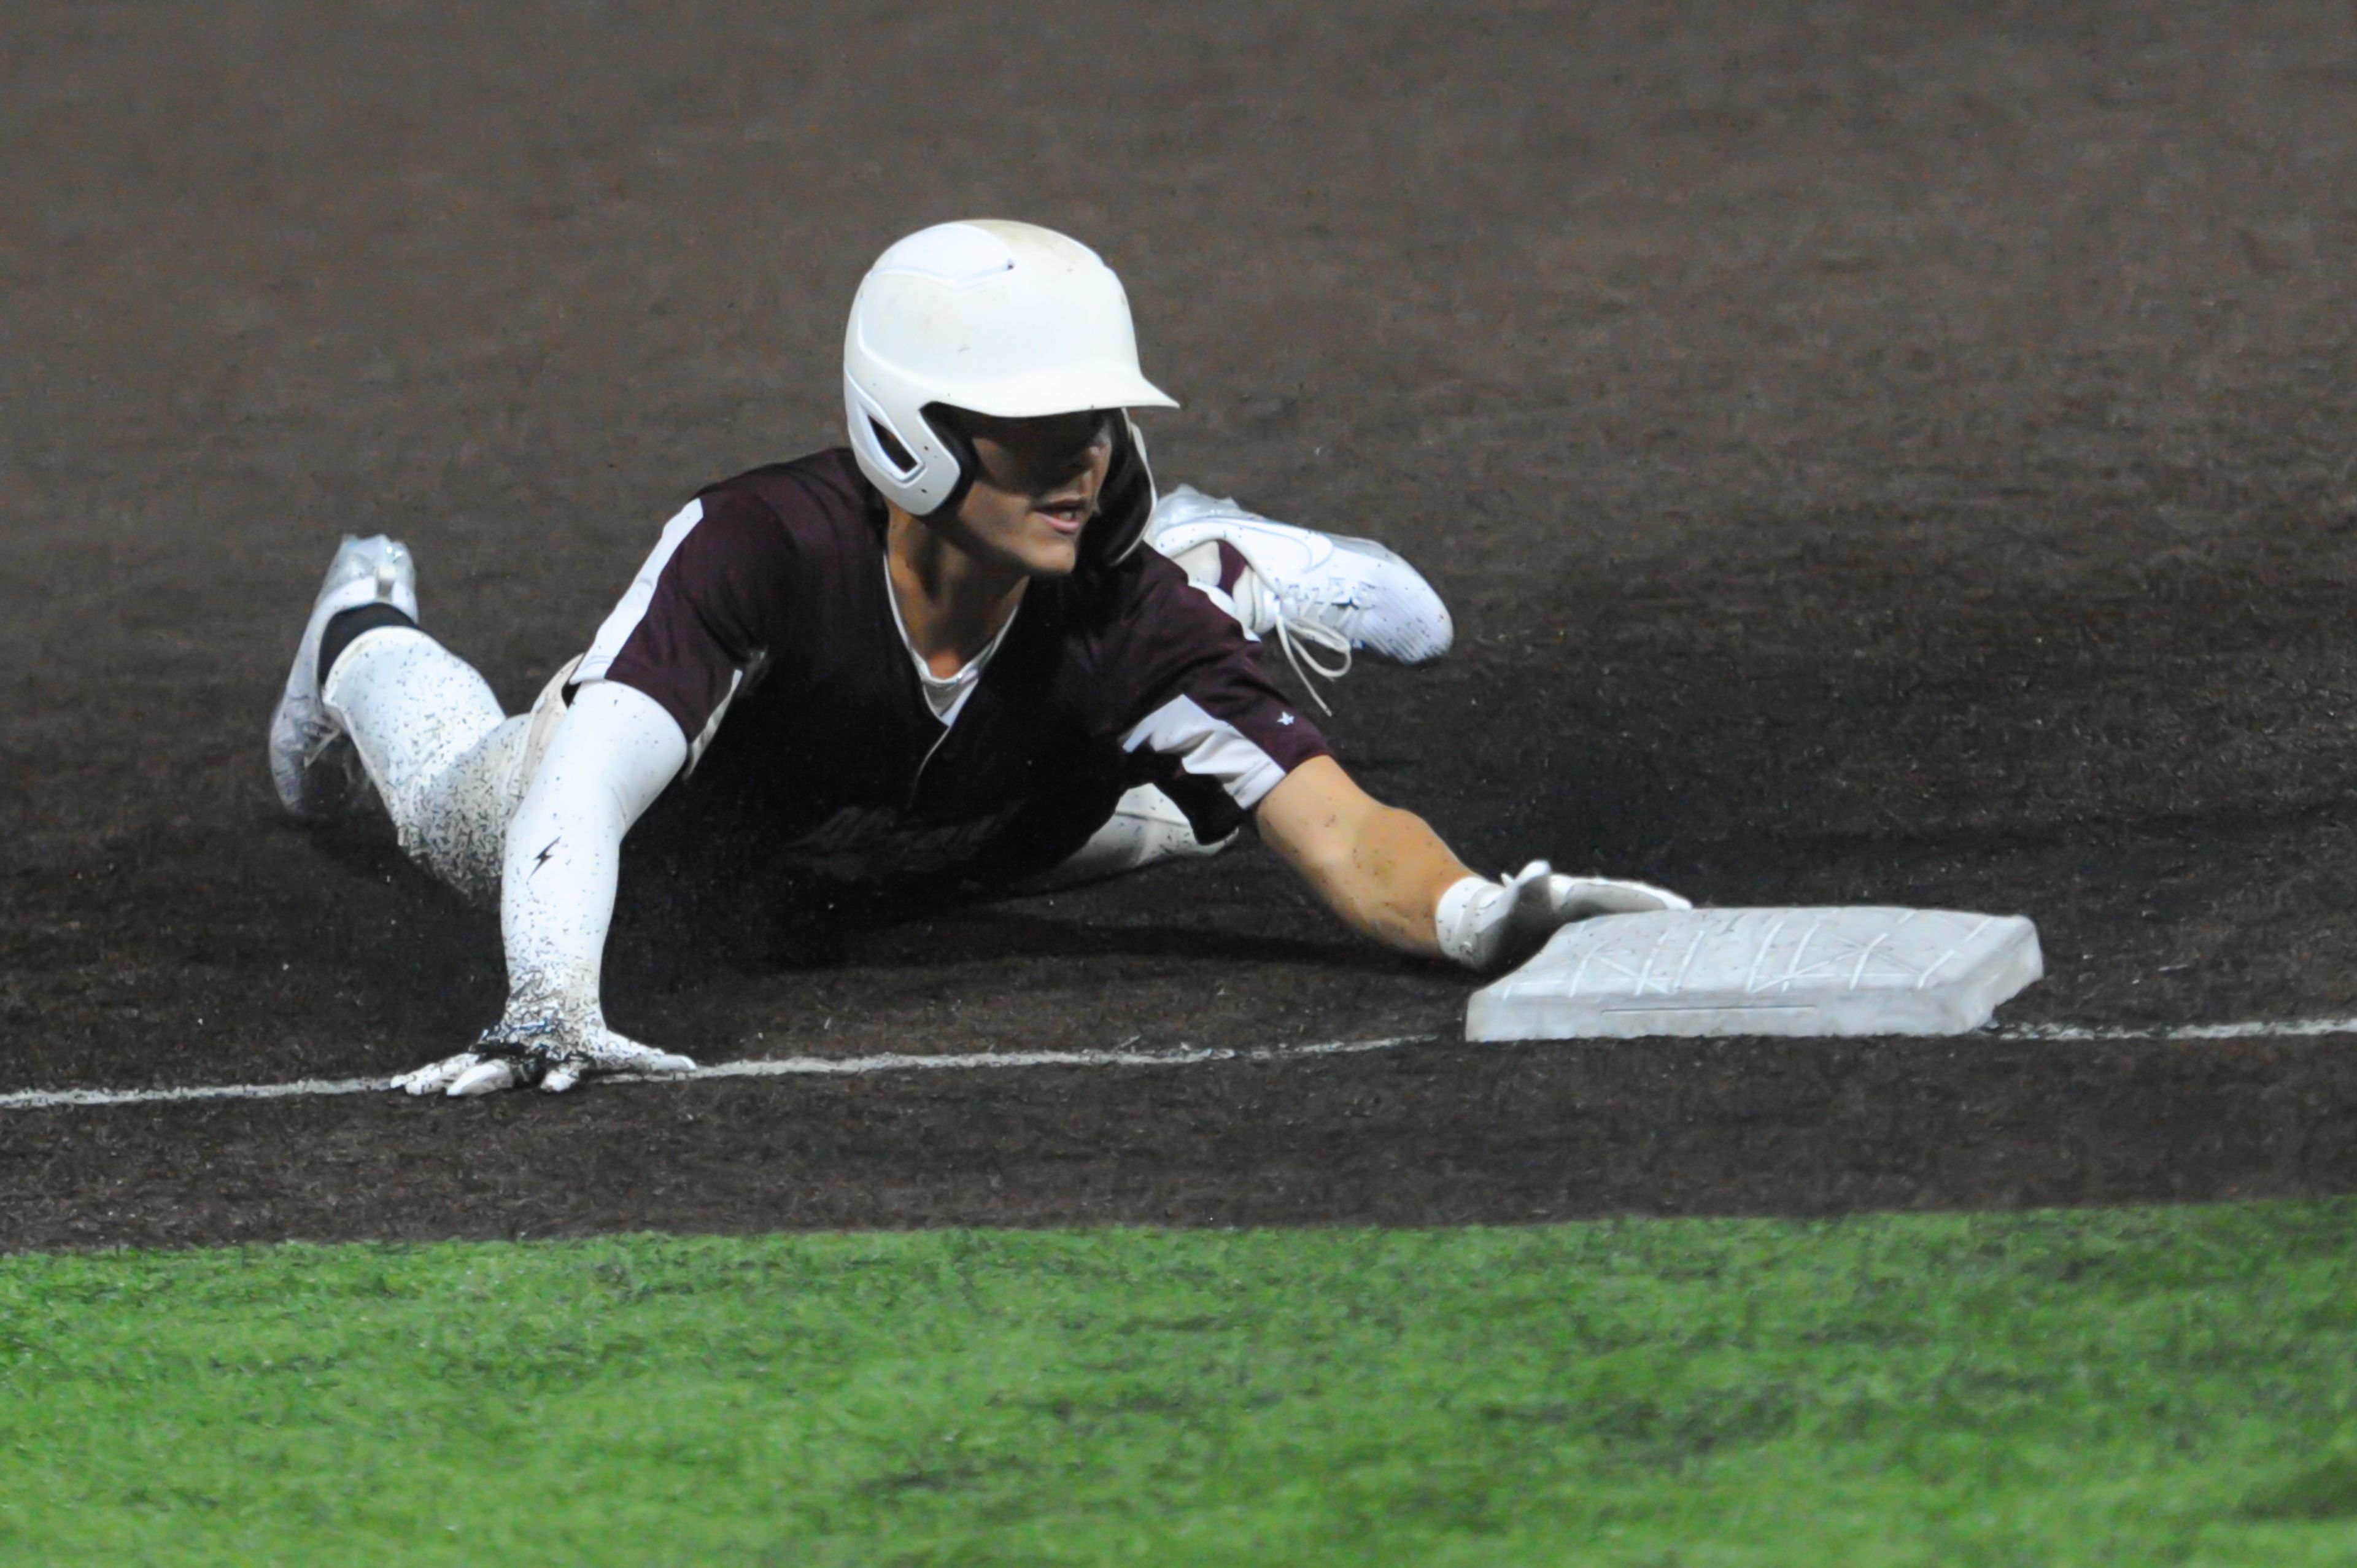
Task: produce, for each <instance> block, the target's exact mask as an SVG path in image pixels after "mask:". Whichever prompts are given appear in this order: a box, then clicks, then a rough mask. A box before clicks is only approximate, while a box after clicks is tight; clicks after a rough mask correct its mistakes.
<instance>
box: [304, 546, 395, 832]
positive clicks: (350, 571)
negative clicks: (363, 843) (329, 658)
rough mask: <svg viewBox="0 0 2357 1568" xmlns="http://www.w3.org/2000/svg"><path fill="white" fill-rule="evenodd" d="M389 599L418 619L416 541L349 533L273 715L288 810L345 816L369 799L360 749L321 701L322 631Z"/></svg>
mask: <svg viewBox="0 0 2357 1568" xmlns="http://www.w3.org/2000/svg"><path fill="white" fill-rule="evenodd" d="M369 604H383V605H388V606H391V607H393V608H394V609H396V610H399V611H400V612H401V613H402V614H403V615H404V616H407V617H408V618H410V619H411V620H412V621H414V620H415V619H416V618H417V573H416V568H415V567H414V566H413V565H412V564H411V563H410V559H409V546H407V545H405V544H404V543H402V542H400V541H398V540H394V539H388V538H386V537H385V536H384V535H383V534H381V533H380V534H376V535H373V536H371V537H370V538H367V539H358V538H354V537H353V536H352V535H350V534H346V535H345V536H344V542H343V543H342V545H341V546H339V548H338V549H337V551H336V558H335V559H334V560H333V561H331V562H329V563H328V576H327V581H325V582H323V583H321V584H320V585H319V596H318V597H317V599H316V600H314V601H313V602H312V605H311V618H310V620H309V621H308V622H307V623H306V624H305V626H304V628H303V640H302V642H301V643H300V644H299V645H298V646H297V647H296V650H295V667H294V668H293V669H292V670H290V671H287V672H286V690H285V693H283V694H282V695H281V696H280V697H279V699H278V709H277V711H276V712H275V713H274V714H271V715H270V779H271V782H273V783H274V784H275V785H277V786H278V800H279V802H280V803H281V804H282V805H284V806H285V808H286V809H287V811H291V812H293V813H294V814H295V815H296V816H297V817H301V818H303V819H305V820H306V821H308V822H324V821H327V820H328V819H330V818H334V817H339V816H341V815H343V814H344V813H346V812H348V811H350V810H352V809H353V808H354V807H355V806H357V805H359V804H360V802H361V800H364V799H366V798H367V795H368V789H369V781H368V774H367V773H366V772H365V771H363V770H362V768H361V759H360V754H359V753H358V752H357V751H355V750H354V749H353V747H352V743H351V741H350V738H349V737H348V736H345V734H344V732H343V730H342V728H341V726H339V725H338V724H337V723H336V721H335V720H334V719H333V718H331V717H329V716H328V710H327V708H326V706H325V704H323V703H321V702H320V700H319V634H320V633H321V632H323V631H325V630H326V629H327V626H328V621H330V620H331V619H333V618H335V617H336V616H338V615H339V614H341V613H342V612H343V611H345V610H350V609H358V608H360V607H361V606H362V605H369Z"/></svg>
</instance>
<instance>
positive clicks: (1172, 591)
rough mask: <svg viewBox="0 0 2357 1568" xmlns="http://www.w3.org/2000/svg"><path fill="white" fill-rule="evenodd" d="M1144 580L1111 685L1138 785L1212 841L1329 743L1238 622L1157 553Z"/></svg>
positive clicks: (1325, 751)
mask: <svg viewBox="0 0 2357 1568" xmlns="http://www.w3.org/2000/svg"><path fill="white" fill-rule="evenodd" d="M1141 575H1142V577H1143V578H1144V582H1143V583H1142V585H1141V587H1142V591H1141V592H1140V593H1139V594H1138V596H1137V597H1136V599H1135V602H1134V604H1133V605H1132V607H1130V609H1129V612H1128V613H1127V614H1126V615H1125V617H1124V618H1123V619H1124V622H1125V627H1124V635H1123V636H1122V637H1120V638H1118V639H1116V640H1115V643H1114V654H1115V658H1116V660H1117V665H1118V669H1119V673H1118V674H1116V675H1114V677H1113V678H1112V679H1111V680H1109V681H1108V682H1107V684H1108V685H1109V686H1111V687H1112V688H1114V690H1117V691H1119V692H1121V693H1122V694H1123V696H1124V698H1125V702H1124V706H1125V709H1126V712H1125V714H1124V715H1123V721H1122V726H1121V747H1122V750H1123V751H1124V752H1125V754H1126V755H1127V757H1129V759H1130V768H1129V772H1130V775H1131V777H1132V779H1133V781H1134V782H1138V783H1151V784H1154V785H1156V786H1157V787H1158V788H1159V789H1161V790H1162V792H1163V793H1164V794H1166V795H1168V796H1169V797H1170V799H1171V800H1173V801H1174V802H1176V803H1177V805H1178V807H1179V810H1180V811H1184V812H1186V813H1187V820H1188V822H1189V823H1191V824H1192V825H1193V827H1194V829H1195V836H1196V837H1197V838H1199V839H1200V840H1202V841H1203V842H1204V843H1213V842H1215V841H1217V840H1219V839H1222V838H1225V837H1227V835H1228V834H1230V833H1232V832H1234V831H1235V830H1236V829H1237V828H1238V827H1240V826H1242V825H1243V822H1245V821H1246V820H1247V819H1249V818H1250V816H1251V815H1252V813H1253V811H1254V809H1255V808H1257V807H1258V806H1259V805H1260V803H1261V801H1262V800H1263V799H1264V798H1265V797H1266V796H1267V794H1268V792H1269V791H1270V790H1271V789H1275V788H1276V786H1277V783H1278V782H1279V781H1280V780H1281V779H1284V778H1285V776H1286V774H1288V773H1290V772H1292V771H1293V770H1294V769H1295V768H1298V767H1300V766H1301V765H1302V764H1303V763H1305V762H1307V761H1308V760H1309V759H1310V758H1311V757H1325V756H1328V755H1329V747H1328V746H1327V744H1326V737H1325V736H1323V735H1321V734H1320V733H1318V726H1317V725H1315V724H1313V723H1311V722H1310V720H1309V717H1308V714H1305V713H1303V712H1302V711H1301V708H1300V705H1299V704H1298V703H1295V702H1294V701H1293V699H1292V698H1290V697H1288V696H1286V694H1285V693H1283V692H1281V691H1279V690H1278V689H1277V687H1276V686H1275V683H1274V682H1271V681H1270V680H1269V678H1268V677H1267V676H1266V675H1265V674H1264V673H1263V672H1262V671H1261V666H1260V660H1259V657H1258V648H1257V645H1256V644H1255V643H1254V642H1253V641H1252V640H1251V639H1248V638H1247V637H1246V636H1245V635H1244V631H1243V628H1242V627H1240V626H1238V625H1237V624H1236V622H1235V619H1234V618H1232V616H1230V615H1229V614H1228V613H1227V612H1226V611H1224V610H1222V608H1220V607H1219V606H1218V605H1216V604H1214V603H1213V602H1212V601H1211V598H1210V597H1209V596H1206V595H1204V594H1203V593H1201V592H1200V590H1198V589H1196V588H1194V587H1192V586H1190V585H1189V584H1188V582H1187V580H1186V576H1185V575H1184V574H1183V573H1181V572H1180V571H1179V569H1178V568H1177V567H1175V566H1172V565H1170V564H1168V563H1167V562H1164V561H1162V560H1160V559H1159V558H1158V557H1157V558H1156V559H1154V560H1152V561H1150V562H1148V563H1147V564H1146V571H1145V572H1144V573H1143V574H1141ZM1109 673H1110V672H1109Z"/></svg>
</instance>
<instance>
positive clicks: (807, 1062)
mask: <svg viewBox="0 0 2357 1568" xmlns="http://www.w3.org/2000/svg"><path fill="white" fill-rule="evenodd" d="M1440 1037H1441V1036H1438V1035H1387V1036H1383V1038H1381V1039H1373V1040H1318V1041H1313V1042H1309V1043H1307V1044H1303V1045H1297V1046H1238V1047H1227V1046H1179V1047H1173V1048H1171V1049H1169V1050H1130V1049H1128V1048H1126V1047H1120V1046H1116V1047H1112V1048H1111V1049H1107V1050H1082V1051H964V1052H960V1053H956V1054H953V1055H944V1056H917V1055H910V1054H906V1053H902V1052H897V1051H891V1052H885V1053H883V1054H880V1055H877V1056H866V1057H765V1058H754V1059H752V1060H749V1061H736V1062H715V1063H714V1064H713V1065H711V1066H710V1067H700V1068H697V1069H695V1070H694V1072H685V1073H678V1074H667V1075H665V1076H662V1077H660V1078H658V1077H653V1076H650V1075H647V1074H643V1073H616V1074H614V1075H613V1076H611V1077H609V1078H601V1079H597V1082H598V1083H600V1084H608V1083H696V1082H701V1081H704V1080H705V1079H719V1078H864V1077H872V1076H874V1075H877V1074H879V1073H890V1072H985V1071H991V1070H994V1069H1010V1068H1059V1067H1060V1068H1113V1067H1149V1068H1150V1067H1194V1066H1196V1065H1198V1064H1200V1063H1203V1062H1239V1061H1240V1062H1275V1061H1301V1060H1306V1059H1308V1058H1313V1057H1349V1056H1359V1055H1362V1054H1364V1053H1366V1052H1368V1051H1388V1050H1396V1049H1397V1048H1398V1047H1402V1046H1423V1045H1430V1044H1432V1043H1434V1042H1435V1041H1437V1040H1438V1039H1439V1038H1440ZM392 1089H393V1079H392V1078H391V1077H390V1076H388V1077H383V1078H304V1079H295V1080H293V1081H292V1082H288V1083H214V1084H200V1085H196V1086H193V1087H190V1088H186V1089H20V1090H16V1091H15V1092H14V1093H9V1094H0V1111H54V1110H59V1109H63V1108H65V1107H69V1106H78V1105H170V1104H178V1103H181V1102H185V1101H208V1100H311V1099H325V1098H328V1097H330V1096H333V1095H339V1094H374V1093H380V1092H384V1091H389V1090H392Z"/></svg>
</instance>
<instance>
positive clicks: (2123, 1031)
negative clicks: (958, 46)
mask: <svg viewBox="0 0 2357 1568" xmlns="http://www.w3.org/2000/svg"><path fill="white" fill-rule="evenodd" d="M2326 1035H2357V1017H2350V1018H2279V1019H2255V1020H2252V1021H2250V1022H2246V1023H2239V1024H2007V1025H2000V1026H1996V1027H1994V1028H1990V1029H1985V1030H1982V1031H1980V1032H1979V1033H1977V1034H1975V1035H1964V1036H1956V1037H1957V1038H1960V1039H1967V1040H1970V1039H1985V1040H1986V1039H1994V1040H2025V1041H2027V1040H2050V1041H2055V1042H2058V1043H2062V1044H2069V1043H2072V1042H2101V1041H2106V1040H2254V1039H2313V1038H2316V1037H2318V1036H2326ZM1447 1037H1448V1036H1441V1035H1386V1036H1383V1037H1381V1038H1379V1039H1371V1040H1318V1041H1312V1042H1309V1043H1307V1044H1303V1045H1293V1046H1235V1047H1229V1046H1179V1047H1173V1048H1171V1049H1168V1050H1132V1049H1130V1048H1128V1047H1126V1046H1115V1047H1112V1048H1110V1049H1105V1050H1080V1051H963V1052H958V1053H954V1054H950V1055H942V1056H918V1055H912V1054H909V1053H905V1052H899V1051H888V1052H884V1053H881V1054H878V1055H874V1056H864V1057H757V1058H751V1059H748V1060H746V1061H734V1062H715V1063H714V1064H713V1065H712V1066H710V1067H700V1068H697V1069H695V1070H694V1072H689V1073H681V1074H679V1075H677V1076H676V1077H665V1078H651V1077H646V1076H642V1075H640V1074H637V1073H621V1074H617V1075H615V1076H614V1077H612V1078H606V1079H598V1080H597V1081H598V1082H599V1083H698V1082H704V1081H706V1080H709V1079H724V1078H866V1077H874V1076H877V1075H879V1074H883V1073H895V1072H994V1071H1007V1070H1010V1069H1024V1068H1125V1067H1128V1068H1170V1067H1196V1066H1200V1065H1201V1064H1204V1063H1207V1062H1286V1061H1304V1060H1308V1059H1310V1058H1317V1057H1349V1056H1362V1055H1365V1054H1367V1053H1370V1052H1373V1051H1390V1050H1397V1049H1399V1048H1400V1047H1403V1046H1428V1045H1437V1044H1439V1043H1441V1042H1442V1041H1443V1040H1444V1039H1446V1038H1447ZM1521 1043H1523V1044H1537V1043H1541V1042H1532V1041H1525V1042H1521ZM1609 1043H1611V1044H1615V1045H1620V1046H1627V1045H1633V1044H1639V1043H1641V1042H1637V1041H1630V1040H1620V1041H1613V1042H1609ZM392 1089H393V1079H392V1078H391V1077H389V1076H388V1077H382V1078H299V1079H292V1080H290V1081H288V1082H285V1083H213V1084H198V1085H193V1086H190V1087H187V1088H181V1089H20V1090H15V1091H13V1092H11V1093H6V1094H0V1111H56V1110H64V1109H69V1108H72V1107H76V1106H104V1105H173V1104H184V1103H197V1102H201V1101H214V1100H318V1099H327V1098H330V1097H332V1096H335V1095H339V1094H379V1093H384V1092H387V1091H390V1090H392Z"/></svg>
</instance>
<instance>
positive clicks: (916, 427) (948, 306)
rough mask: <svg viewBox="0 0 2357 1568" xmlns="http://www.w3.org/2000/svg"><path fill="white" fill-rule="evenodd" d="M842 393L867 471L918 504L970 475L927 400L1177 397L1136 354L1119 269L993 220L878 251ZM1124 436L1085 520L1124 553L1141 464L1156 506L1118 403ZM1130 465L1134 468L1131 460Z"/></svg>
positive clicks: (989, 406) (923, 512)
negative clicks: (1094, 516)
mask: <svg viewBox="0 0 2357 1568" xmlns="http://www.w3.org/2000/svg"><path fill="white" fill-rule="evenodd" d="M843 401H844V413H845V418H846V420H847V421H848V423H849V424H850V426H851V450H852V453H853V455H854V456H856V457H857V458H858V460H859V467H860V471H861V472H863V473H865V474H866V476H867V478H868V480H869V482H871V483H872V484H874V485H875V487H876V488H877V489H878V490H881V491H882V492H883V493H884V494H885V495H886V496H887V497H888V498H889V499H891V500H892V501H894V502H895V503H897V504H898V505H899V507H900V508H901V509H902V510H906V511H909V512H910V513H913V514H914V515H916V516H919V517H923V516H927V515H929V514H930V513H931V512H934V511H936V510H940V509H941V508H942V507H944V506H949V505H954V504H955V503H956V502H957V500H959V499H961V498H963V495H964V493H965V489H966V486H967V485H968V484H970V483H971V482H972V480H973V478H974V474H973V453H972V450H971V448H970V447H969V446H967V444H966V442H965V440H964V437H963V435H962V434H961V433H960V432H958V431H957V430H955V429H954V428H952V427H951V426H950V425H949V423H948V422H947V421H945V420H942V421H937V420H934V419H931V418H930V417H928V416H927V414H926V412H925V411H926V409H927V408H928V407H930V406H931V405H933V404H935V403H946V404H948V405H950V406H951V407H952V408H963V409H971V410H973V411H974V413H987V414H995V415H996V416H998V417H1000V418H1003V419H1028V418H1036V417H1038V416H1039V415H1042V414H1050V413H1081V412H1084V411H1088V410H1093V409H1108V410H1111V409H1121V410H1127V409H1132V408H1142V407H1156V408H1176V407H1178V406H1179V404H1178V401H1177V400H1176V399H1174V398H1172V397H1170V396H1169V395H1168V393H1166V392H1163V391H1162V389H1161V388H1159V387H1157V386H1156V385H1155V384H1154V383H1153V382H1151V381H1147V380H1146V376H1145V374H1144V372H1143V371H1140V370H1139V369H1138V366H1137V335H1136V331H1135V328H1133V327H1132V326H1131V325H1130V319H1129V296H1128V295H1126V294H1125V293H1124V292H1123V291H1122V286H1121V280H1120V279H1119V278H1117V277H1115V276H1114V272H1113V269H1112V268H1111V267H1108V266H1106V265H1105V264H1104V263H1103V260H1101V259H1100V258H1099V257H1098V255H1097V253H1096V252H1093V251H1092V250H1090V249H1089V248H1088V247H1087V246H1086V245H1083V244H1082V243H1081V242H1079V241H1077V240H1072V239H1068V238H1066V237H1065V236H1064V235H1061V234H1059V233H1057V232H1056V231H1054V230H1052V229H1042V228H1039V227H1038V226H1037V225H1035V224H1030V223H1009V222H1005V221H1001V220H996V219H977V220H968V221H965V222H959V223H940V224H936V225H934V226H933V227H932V228H930V229H920V230H919V231H917V232H916V233H914V234H911V235H909V237H908V238H907V239H905V240H902V241H900V242H898V243H897V244H895V245H893V246H892V247H891V248H890V249H889V250H888V251H886V252H884V253H883V254H882V255H880V256H878V257H877V258H876V264H875V265H874V266H872V267H870V268H869V269H868V270H867V275H866V277H865V278H863V279H862V280H860V285H859V294H858V295H857V297H856V298H855V299H854V300H853V301H852V302H851V321H850V325H849V326H848V327H847V328H845V332H844V336H843ZM1117 435H1118V436H1119V437H1120V439H1118V440H1117V441H1116V448H1117V450H1116V453H1115V469H1116V471H1115V473H1114V474H1113V475H1112V476H1110V477H1109V478H1108V480H1107V484H1106V487H1105V490H1106V493H1105V495H1104V497H1103V499H1102V501H1101V505H1100V519H1099V522H1098V524H1096V525H1092V527H1091V529H1090V532H1091V533H1092V534H1102V535H1104V536H1106V537H1104V538H1103V539H1102V540H1101V541H1100V542H1098V546H1099V547H1098V550H1097V551H1096V552H1095V553H1096V554H1097V555H1098V556H1099V558H1100V559H1104V560H1118V559H1119V558H1120V557H1121V556H1123V555H1125V554H1127V553H1128V552H1129V550H1130V549H1131V548H1133V547H1134V546H1135V544H1136V542H1137V532H1138V530H1140V529H1142V528H1143V527H1144V526H1145V521H1146V520H1145V517H1144V515H1143V513H1140V514H1139V515H1137V516H1136V517H1135V519H1134V520H1133V519H1131V518H1129V517H1128V516H1127V515H1126V513H1128V512H1129V511H1131V510H1135V496H1134V493H1133V492H1134V491H1135V489H1136V488H1137V480H1138V479H1139V478H1140V477H1143V478H1144V486H1145V495H1144V506H1145V509H1146V510H1149V511H1150V510H1152V509H1153V505H1154V496H1153V481H1152V479H1151V477H1150V476H1143V470H1144V468H1145V448H1144V446H1143V445H1142V444H1141V443H1140V442H1139V441H1138V439H1137V432H1136V427H1135V425H1133V424H1130V422H1129V419H1128V416H1127V414H1126V413H1124V415H1123V417H1122V419H1121V421H1120V424H1119V425H1118V427H1117ZM1132 464H1134V467H1135V469H1136V470H1138V471H1139V472H1138V473H1129V472H1126V471H1125V470H1126V468H1127V467H1129V466H1131V465H1132ZM1116 501H1119V502H1122V503H1124V504H1122V505H1121V507H1120V509H1119V514H1116V511H1115V503H1116ZM1108 525H1110V526H1108ZM1124 534H1125V535H1126V537H1121V536H1122V535H1124Z"/></svg>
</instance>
